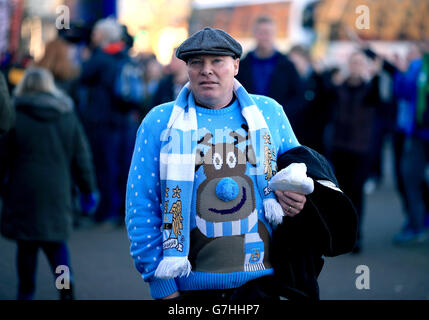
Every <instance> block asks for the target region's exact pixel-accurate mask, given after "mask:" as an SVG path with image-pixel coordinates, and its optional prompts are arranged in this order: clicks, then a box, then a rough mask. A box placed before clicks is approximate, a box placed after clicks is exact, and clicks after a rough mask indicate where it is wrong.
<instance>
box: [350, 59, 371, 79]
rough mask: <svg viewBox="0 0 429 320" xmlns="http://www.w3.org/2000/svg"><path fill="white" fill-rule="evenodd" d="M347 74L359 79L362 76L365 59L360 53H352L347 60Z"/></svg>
mask: <svg viewBox="0 0 429 320" xmlns="http://www.w3.org/2000/svg"><path fill="white" fill-rule="evenodd" d="M348 65H349V73H350V76H355V77H359V76H362V75H363V72H364V71H365V68H367V66H366V64H365V57H364V56H363V55H362V54H361V53H353V54H352V55H351V56H350V58H349V63H348Z"/></svg>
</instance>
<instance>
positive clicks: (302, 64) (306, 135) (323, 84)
mask: <svg viewBox="0 0 429 320" xmlns="http://www.w3.org/2000/svg"><path fill="white" fill-rule="evenodd" d="M288 56H289V59H290V60H291V61H292V62H293V63H294V65H295V67H296V69H297V71H298V74H299V76H300V78H301V83H302V88H303V95H302V97H301V99H302V105H301V109H300V110H297V113H296V116H295V123H294V124H293V125H294V127H293V129H294V131H295V133H296V135H297V136H298V137H299V141H300V143H301V144H303V145H306V146H308V147H311V148H312V149H315V150H317V151H318V152H320V153H322V154H324V153H325V152H324V151H325V146H324V135H325V129H326V125H327V123H328V121H329V115H330V104H329V102H330V101H329V100H330V98H331V94H330V93H331V90H330V86H329V83H328V81H327V79H326V76H325V75H323V74H322V73H319V72H317V71H316V70H315V69H314V67H313V63H312V60H311V57H310V53H309V51H308V50H307V49H306V48H304V47H303V46H301V45H296V46H293V47H292V48H291V50H290V51H289V54H288Z"/></svg>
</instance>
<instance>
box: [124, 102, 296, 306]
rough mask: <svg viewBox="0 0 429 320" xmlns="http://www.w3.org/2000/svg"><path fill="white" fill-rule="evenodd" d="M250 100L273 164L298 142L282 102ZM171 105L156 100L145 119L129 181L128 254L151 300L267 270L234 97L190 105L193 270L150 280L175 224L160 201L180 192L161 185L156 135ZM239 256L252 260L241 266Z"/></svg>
mask: <svg viewBox="0 0 429 320" xmlns="http://www.w3.org/2000/svg"><path fill="white" fill-rule="evenodd" d="M251 97H252V98H253V100H254V101H255V103H256V105H257V107H258V109H259V110H260V111H261V112H262V114H263V116H264V118H265V121H266V123H267V126H268V128H269V130H270V132H271V137H267V139H268V141H265V142H266V143H267V145H268V146H269V148H266V150H265V153H266V154H265V156H266V158H268V159H271V161H275V160H276V157H277V155H280V154H282V153H284V152H286V151H287V150H289V149H291V148H294V147H297V146H299V143H298V141H297V139H296V137H295V134H294V133H293V131H292V128H291V126H290V123H289V121H288V119H287V117H286V115H285V113H284V111H283V108H282V106H280V105H279V104H278V103H277V102H276V101H274V100H273V99H271V98H268V97H264V96H257V95H251ZM172 109H173V102H170V103H166V104H162V105H160V106H157V107H155V108H153V109H152V110H151V111H150V112H149V113H148V114H147V116H146V117H145V119H144V120H143V122H142V124H141V125H140V127H139V130H138V132H137V137H136V143H135V149H134V154H133V158H132V162H131V166H130V172H129V176H128V184H127V194H126V217H125V222H126V227H127V230H128V235H129V240H130V251H131V256H132V258H133V260H134V263H135V266H136V268H137V270H138V271H139V272H140V273H141V275H142V277H143V279H144V280H145V281H146V282H148V283H149V286H150V292H151V295H152V297H153V298H154V299H159V298H162V297H166V296H168V295H170V294H172V293H174V292H175V291H186V290H208V289H229V288H236V287H239V286H241V285H243V284H244V283H246V282H248V281H250V280H253V279H256V278H259V277H261V276H265V275H271V274H273V268H272V266H271V264H270V258H269V244H270V238H271V233H272V227H271V225H270V224H269V223H268V221H267V220H266V218H265V215H264V206H263V203H262V199H261V195H260V193H259V192H258V191H257V190H256V189H257V177H256V176H257V172H256V170H255V166H254V159H253V156H252V150H251V148H249V144H248V143H246V141H247V140H248V131H247V129H248V127H247V123H246V120H245V119H244V117H243V116H242V114H241V108H240V105H239V103H238V100H237V99H236V100H235V102H233V103H232V104H231V105H229V106H227V107H225V108H223V109H218V110H215V109H207V108H203V107H199V106H196V112H197V122H198V131H197V133H198V149H197V155H196V159H197V160H196V164H195V177H194V184H193V190H192V193H193V194H192V202H191V215H190V249H189V257H188V258H189V261H190V262H191V265H192V271H191V273H190V274H189V275H188V276H183V277H176V278H174V279H159V278H157V277H155V271H156V269H157V267H158V264H159V263H160V261H161V260H162V259H163V235H162V232H163V230H168V229H174V228H176V229H177V228H178V226H177V224H176V225H175V224H174V223H172V221H163V218H162V217H163V215H162V213H163V212H164V211H165V210H166V206H168V201H165V199H166V198H167V197H170V199H173V198H176V199H179V198H180V195H181V192H183V190H181V189H179V188H173V189H171V190H170V189H169V188H163V186H162V185H161V184H162V183H161V179H160V151H161V150H160V148H161V142H160V141H161V135H162V132H163V130H164V129H165V128H166V126H167V123H168V121H169V118H170V114H171V112H172ZM208 157H209V158H210V159H207V158H208ZM243 159H244V161H243ZM267 168H268V169H267V170H268V171H269V167H267ZM265 174H271V175H272V174H275V172H265ZM176 204H177V202H176ZM174 205H175V204H174V203H173V204H172V203H170V205H169V208H170V207H171V210H174V209H175V207H174ZM179 225H180V221H179ZM164 245H165V244H164ZM244 260H246V261H250V262H257V263H253V264H251V263H247V264H243V261H244Z"/></svg>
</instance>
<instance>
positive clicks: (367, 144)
mask: <svg viewBox="0 0 429 320" xmlns="http://www.w3.org/2000/svg"><path fill="white" fill-rule="evenodd" d="M365 64H366V60H365V57H364V56H363V54H362V53H360V52H354V53H352V54H351V55H350V57H349V61H348V67H349V76H348V78H347V79H346V80H345V81H344V83H343V84H341V85H340V86H339V87H338V88H337V92H336V103H335V104H334V105H333V120H332V125H333V135H332V141H330V144H331V145H330V153H331V160H332V163H333V165H334V168H335V174H336V176H337V178H338V181H339V183H340V185H341V186H342V188H343V190H344V192H345V193H346V194H348V195H349V196H350V199H351V200H352V202H353V204H354V205H355V207H356V210H357V212H358V216H359V219H360V224H359V225H360V226H361V225H362V216H363V210H364V195H363V186H364V183H365V181H366V179H367V178H368V175H369V171H370V165H371V163H372V157H373V143H374V137H375V125H376V122H375V121H376V104H375V103H374V101H371V99H370V95H369V93H370V91H371V86H372V85H373V84H372V82H368V81H366V80H365V78H364V76H363V74H362V71H363V70H365ZM360 230H361V229H360V228H359V232H358V241H357V243H356V247H355V249H354V251H353V252H355V253H357V252H359V251H360V249H361V238H362V237H361V232H360Z"/></svg>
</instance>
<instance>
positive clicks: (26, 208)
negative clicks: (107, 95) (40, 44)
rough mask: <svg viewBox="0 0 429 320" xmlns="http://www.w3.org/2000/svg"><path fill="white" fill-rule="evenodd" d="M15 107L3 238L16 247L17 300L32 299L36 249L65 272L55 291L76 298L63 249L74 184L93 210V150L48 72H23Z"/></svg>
mask: <svg viewBox="0 0 429 320" xmlns="http://www.w3.org/2000/svg"><path fill="white" fill-rule="evenodd" d="M13 105H14V107H15V109H16V123H15V126H14V128H13V129H12V130H10V131H9V132H8V133H7V134H6V135H5V136H3V137H2V139H1V140H0V181H1V182H2V190H3V192H2V194H3V198H4V207H3V212H2V216H1V233H2V235H3V236H5V237H7V238H9V239H12V240H15V241H16V242H17V245H18V250H17V269H18V280H19V285H18V299H32V298H33V297H34V292H35V273H36V264H37V251H38V249H39V248H41V249H42V250H43V251H44V253H45V254H46V256H47V258H48V260H49V263H50V265H51V268H52V271H53V272H54V273H56V272H58V271H57V270H58V269H57V268H58V267H61V270H64V269H62V268H65V267H67V268H68V272H69V273H68V274H69V275H70V277H67V278H64V281H65V282H64V283H63V284H64V287H61V288H60V287H57V288H58V289H59V291H60V298H62V299H71V298H73V291H72V287H73V278H72V276H71V270H70V259H69V252H68V249H67V244H66V241H67V239H68V238H69V236H70V234H71V232H72V228H73V206H72V194H71V190H72V185H73V183H76V184H77V185H78V187H79V189H80V191H81V192H82V194H83V195H84V197H83V199H84V201H83V204H84V206H85V207H86V208H90V207H92V208H93V207H94V206H95V200H94V194H95V192H96V182H95V176H94V168H93V164H92V156H91V151H90V149H89V145H88V142H87V139H86V136H85V134H84V131H83V129H82V126H81V124H80V122H79V121H78V118H77V116H76V115H75V112H74V109H73V103H72V100H71V99H70V98H69V97H68V96H66V95H65V94H63V93H62V92H61V91H59V90H58V89H56V87H55V85H54V80H53V76H52V74H51V73H49V72H48V71H47V70H45V69H41V68H30V69H28V70H27V71H26V73H25V75H24V77H23V80H22V81H21V83H20V84H19V85H18V86H17V88H16V91H15V98H14V103H13ZM67 284H68V285H67ZM60 289H61V290H60Z"/></svg>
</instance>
